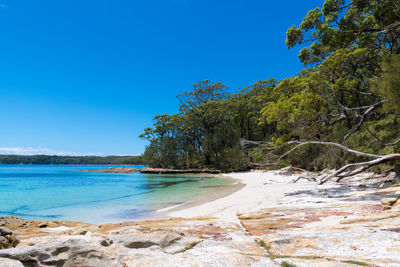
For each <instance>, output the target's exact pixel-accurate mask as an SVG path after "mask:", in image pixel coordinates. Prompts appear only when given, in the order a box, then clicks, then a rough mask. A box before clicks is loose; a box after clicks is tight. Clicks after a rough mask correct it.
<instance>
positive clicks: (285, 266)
mask: <svg viewBox="0 0 400 267" xmlns="http://www.w3.org/2000/svg"><path fill="white" fill-rule="evenodd" d="M281 266H282V267H296V265H295V264H293V263H290V262H287V261H282V262H281Z"/></svg>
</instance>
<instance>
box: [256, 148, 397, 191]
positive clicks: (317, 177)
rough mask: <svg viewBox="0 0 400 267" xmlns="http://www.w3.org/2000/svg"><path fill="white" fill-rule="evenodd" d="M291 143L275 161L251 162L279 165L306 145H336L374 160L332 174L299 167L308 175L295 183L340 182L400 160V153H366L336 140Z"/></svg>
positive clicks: (358, 163) (353, 164)
mask: <svg viewBox="0 0 400 267" xmlns="http://www.w3.org/2000/svg"><path fill="white" fill-rule="evenodd" d="M291 144H296V146H294V147H293V148H292V149H290V150H289V151H287V152H286V153H284V154H282V155H281V156H279V158H278V159H277V160H276V161H275V162H273V163H266V164H257V163H250V164H251V165H253V166H278V165H279V164H280V161H281V160H282V159H283V158H285V157H286V156H288V155H289V154H290V153H292V152H293V151H295V150H296V149H298V148H300V147H302V146H305V145H324V146H334V147H337V148H339V149H342V150H344V151H346V152H349V153H352V154H355V155H357V156H362V157H368V158H372V160H370V161H365V162H357V163H350V164H347V165H345V166H343V167H341V168H340V169H338V170H336V171H334V172H333V173H332V174H314V173H311V172H308V171H306V170H303V169H300V168H297V169H298V170H300V171H302V172H305V173H306V174H307V176H301V177H298V178H296V179H295V180H293V181H292V182H294V183H295V182H297V181H298V180H300V179H307V180H310V181H316V182H317V183H318V184H324V183H326V182H328V181H329V180H331V179H333V178H337V179H336V182H339V181H341V180H342V179H344V178H346V177H351V176H354V175H356V174H359V173H361V172H363V171H365V170H367V169H369V168H371V167H372V166H376V165H379V164H383V163H386V162H393V161H400V154H389V155H384V156H382V155H377V154H371V153H365V152H361V151H357V150H354V149H351V148H348V147H346V146H344V145H342V144H339V143H334V142H319V141H304V142H302V141H290V142H287V143H286V145H291Z"/></svg>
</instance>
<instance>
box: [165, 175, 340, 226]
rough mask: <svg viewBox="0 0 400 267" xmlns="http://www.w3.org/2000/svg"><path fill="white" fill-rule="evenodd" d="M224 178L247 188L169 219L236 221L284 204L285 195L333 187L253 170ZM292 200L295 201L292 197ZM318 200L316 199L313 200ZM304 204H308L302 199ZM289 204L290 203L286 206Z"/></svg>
mask: <svg viewBox="0 0 400 267" xmlns="http://www.w3.org/2000/svg"><path fill="white" fill-rule="evenodd" d="M224 176H225V177H227V178H228V179H229V178H234V179H237V180H239V181H240V182H241V183H242V184H244V187H243V188H242V189H240V190H239V191H237V192H234V193H233V194H231V195H228V196H226V197H223V198H220V199H217V200H214V201H211V202H207V203H204V204H201V205H199V206H195V207H190V208H187V209H181V210H177V211H171V212H169V213H168V216H171V217H183V218H191V217H196V216H211V217H216V218H220V219H224V220H228V221H237V213H243V212H252V211H257V210H260V209H263V208H271V207H274V206H276V205H282V204H283V202H286V201H289V198H288V197H287V199H285V195H287V194H289V193H294V192H297V191H299V190H316V189H322V188H330V187H332V184H326V185H317V184H316V183H313V182H308V181H306V180H300V181H298V182H297V183H295V184H293V183H291V181H292V180H293V179H294V178H295V177H296V176H292V175H282V174H280V172H278V171H276V172H275V171H253V172H244V173H229V174H224ZM290 199H291V200H290V201H293V198H290ZM313 200H315V198H313ZM303 201H306V200H304V199H303ZM287 204H288V203H287Z"/></svg>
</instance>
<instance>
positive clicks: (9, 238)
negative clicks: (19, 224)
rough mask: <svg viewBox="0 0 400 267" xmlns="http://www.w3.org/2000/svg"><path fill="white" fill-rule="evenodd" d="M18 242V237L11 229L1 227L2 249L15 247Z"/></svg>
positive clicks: (0, 240) (0, 242)
mask: <svg viewBox="0 0 400 267" xmlns="http://www.w3.org/2000/svg"><path fill="white" fill-rule="evenodd" d="M18 244H19V241H18V239H17V238H16V237H15V236H14V235H13V232H12V231H11V230H10V229H8V228H6V227H0V249H5V248H13V247H15V246H17V245H18Z"/></svg>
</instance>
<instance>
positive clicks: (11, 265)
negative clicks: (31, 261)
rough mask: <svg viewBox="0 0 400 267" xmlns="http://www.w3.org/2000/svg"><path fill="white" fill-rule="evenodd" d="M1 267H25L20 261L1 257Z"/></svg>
mask: <svg viewBox="0 0 400 267" xmlns="http://www.w3.org/2000/svg"><path fill="white" fill-rule="evenodd" d="M0 266H1V267H24V265H22V263H21V262H20V261H16V260H10V259H5V258H0Z"/></svg>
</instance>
